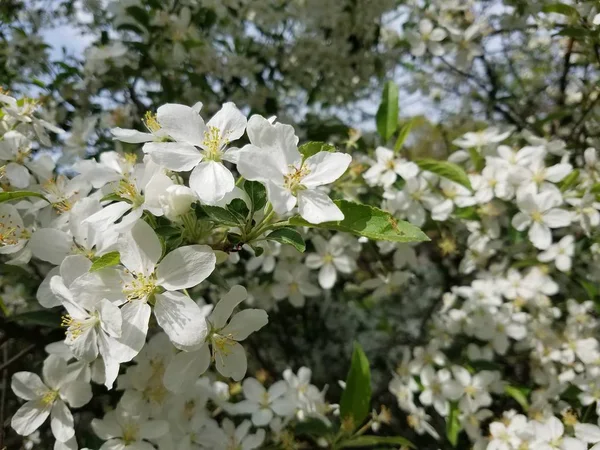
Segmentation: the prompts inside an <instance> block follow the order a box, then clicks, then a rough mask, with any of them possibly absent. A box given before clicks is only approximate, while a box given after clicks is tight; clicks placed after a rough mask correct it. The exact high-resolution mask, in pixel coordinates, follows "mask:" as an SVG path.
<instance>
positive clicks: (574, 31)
mask: <svg viewBox="0 0 600 450" xmlns="http://www.w3.org/2000/svg"><path fill="white" fill-rule="evenodd" d="M557 34H558V36H569V37H572V38H574V39H585V38H586V37H588V36H589V35H590V32H589V30H587V29H586V28H583V27H563V29H562V30H560V31H559V32H558V33H557Z"/></svg>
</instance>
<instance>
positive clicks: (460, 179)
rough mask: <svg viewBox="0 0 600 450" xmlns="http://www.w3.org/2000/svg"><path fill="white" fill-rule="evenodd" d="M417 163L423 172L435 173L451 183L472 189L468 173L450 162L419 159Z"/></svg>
mask: <svg viewBox="0 0 600 450" xmlns="http://www.w3.org/2000/svg"><path fill="white" fill-rule="evenodd" d="M415 162H416V163H417V165H418V166H419V167H420V168H421V169H422V170H426V171H428V172H433V173H435V174H436V175H439V176H441V177H444V178H447V179H449V180H450V181H454V182H455V183H458V184H462V185H463V186H464V187H466V188H468V189H472V187H471V182H470V181H469V177H468V175H467V173H466V172H465V171H464V170H463V168H462V167H460V166H459V165H457V164H454V163H451V162H449V161H437V160H435V159H429V158H425V159H419V160H417V161H415Z"/></svg>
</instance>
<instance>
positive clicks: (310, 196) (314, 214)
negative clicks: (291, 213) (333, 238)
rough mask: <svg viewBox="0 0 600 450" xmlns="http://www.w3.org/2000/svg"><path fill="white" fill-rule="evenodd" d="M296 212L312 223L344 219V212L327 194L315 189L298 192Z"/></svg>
mask: <svg viewBox="0 0 600 450" xmlns="http://www.w3.org/2000/svg"><path fill="white" fill-rule="evenodd" d="M298 212H299V213H300V215H301V216H302V218H303V219H305V220H307V221H308V222H310V223H314V224H318V223H322V222H333V221H339V220H344V214H343V213H342V211H341V210H340V209H339V208H338V207H337V206H336V204H335V203H333V201H332V200H331V199H330V198H329V196H328V195H327V194H325V193H323V192H320V191H316V190H305V191H300V192H299V193H298Z"/></svg>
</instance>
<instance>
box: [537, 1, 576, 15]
mask: <svg viewBox="0 0 600 450" xmlns="http://www.w3.org/2000/svg"><path fill="white" fill-rule="evenodd" d="M542 11H543V12H545V13H555V14H561V15H563V16H572V17H577V16H579V12H578V11H577V9H576V8H575V7H573V6H571V5H566V4H564V3H551V4H549V5H544V7H543V8H542Z"/></svg>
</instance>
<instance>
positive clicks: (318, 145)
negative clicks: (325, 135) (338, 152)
mask: <svg viewBox="0 0 600 450" xmlns="http://www.w3.org/2000/svg"><path fill="white" fill-rule="evenodd" d="M298 151H299V152H300V154H301V155H302V159H303V160H304V159H306V158H310V157H311V156H313V155H316V154H317V153H319V152H335V147H334V146H333V145H331V144H327V143H325V142H307V143H306V144H303V145H301V146H300V147H298Z"/></svg>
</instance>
